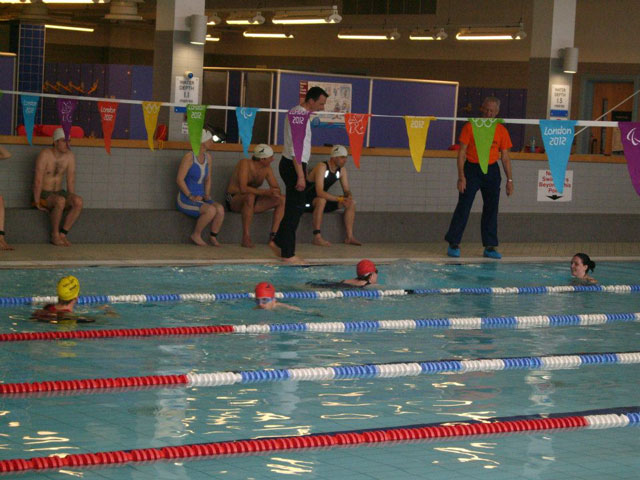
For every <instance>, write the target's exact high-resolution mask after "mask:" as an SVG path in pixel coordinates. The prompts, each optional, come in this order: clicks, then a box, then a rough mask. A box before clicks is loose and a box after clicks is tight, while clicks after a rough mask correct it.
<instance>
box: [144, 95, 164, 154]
mask: <svg viewBox="0 0 640 480" xmlns="http://www.w3.org/2000/svg"><path fill="white" fill-rule="evenodd" d="M161 105H162V104H161V103H160V102H142V115H143V116H144V128H145V129H146V130H147V143H148V144H149V148H150V149H151V150H153V136H154V135H155V133H156V125H157V124H158V113H159V112H160V106H161Z"/></svg>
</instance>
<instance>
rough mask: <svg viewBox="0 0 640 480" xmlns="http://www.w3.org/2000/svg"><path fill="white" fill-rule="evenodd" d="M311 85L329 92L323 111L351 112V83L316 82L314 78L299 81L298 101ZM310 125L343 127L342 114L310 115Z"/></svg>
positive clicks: (301, 99) (301, 100)
mask: <svg viewBox="0 0 640 480" xmlns="http://www.w3.org/2000/svg"><path fill="white" fill-rule="evenodd" d="M312 87H320V88H322V89H323V90H324V91H325V92H327V93H328V94H329V98H327V103H326V104H325V106H324V111H325V112H340V113H348V112H351V97H352V85H351V84H350V83H334V82H316V81H315V80H308V81H307V80H303V81H300V102H304V97H305V96H306V95H307V92H308V91H309V89H310V88H312ZM309 121H310V122H311V125H312V126H314V127H316V126H325V127H344V115H313V114H312V115H311V117H310V119H309Z"/></svg>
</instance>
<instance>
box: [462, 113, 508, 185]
mask: <svg viewBox="0 0 640 480" xmlns="http://www.w3.org/2000/svg"><path fill="white" fill-rule="evenodd" d="M469 122H470V123H471V129H472V131H473V140H474V142H475V143H476V151H477V152H478V163H479V164H480V170H482V173H487V172H488V171H489V152H491V145H492V144H493V138H494V135H495V133H496V125H497V124H498V123H502V119H501V118H470V119H469Z"/></svg>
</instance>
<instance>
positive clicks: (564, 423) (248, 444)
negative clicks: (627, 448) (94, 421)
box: [0, 407, 640, 473]
mask: <svg viewBox="0 0 640 480" xmlns="http://www.w3.org/2000/svg"><path fill="white" fill-rule="evenodd" d="M600 412H602V413H600ZM639 423H640V407H628V408H624V409H609V410H600V411H597V413H596V412H594V411H590V412H580V413H573V414H561V415H550V416H545V417H542V416H540V415H536V416H526V417H507V418H502V419H500V418H497V419H494V420H492V421H490V422H489V423H480V422H465V423H458V422H457V421H454V422H446V423H438V424H423V425H408V426H403V427H392V428H380V429H375V430H356V431H343V432H331V433H324V434H313V435H300V436H297V437H272V438H259V439H248V440H236V441H228V442H212V443H198V444H191V445H180V446H173V447H156V448H139V449H134V450H117V451H111V452H96V453H74V454H70V455H66V456H63V457H61V456H57V455H53V456H50V457H34V458H28V459H27V458H15V459H9V460H0V473H10V472H26V471H36V470H46V469H60V468H84V467H95V466H107V465H112V466H120V465H125V464H128V463H133V462H149V461H161V460H175V459H187V458H206V457H216V456H221V455H237V454H242V455H252V454H253V455H257V454H260V453H265V452H275V451H283V450H294V449H311V448H319V447H324V448H327V447H330V448H331V447H341V446H352V445H365V444H376V443H381V442H401V441H407V440H429V439H443V438H452V437H468V436H475V435H495V434H505V433H522V432H533V431H540V430H559V429H578V428H584V429H603V428H617V427H627V426H630V425H635V426H637V425H638V424H639Z"/></svg>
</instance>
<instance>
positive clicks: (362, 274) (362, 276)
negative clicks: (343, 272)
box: [356, 258, 378, 280]
mask: <svg viewBox="0 0 640 480" xmlns="http://www.w3.org/2000/svg"><path fill="white" fill-rule="evenodd" d="M356 274H357V275H358V280H369V279H370V278H371V277H372V276H373V275H374V274H375V275H377V274H378V269H377V268H376V264H375V263H373V262H372V261H371V260H367V259H366V258H365V259H364V260H360V261H359V262H358V265H357V266H356Z"/></svg>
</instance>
